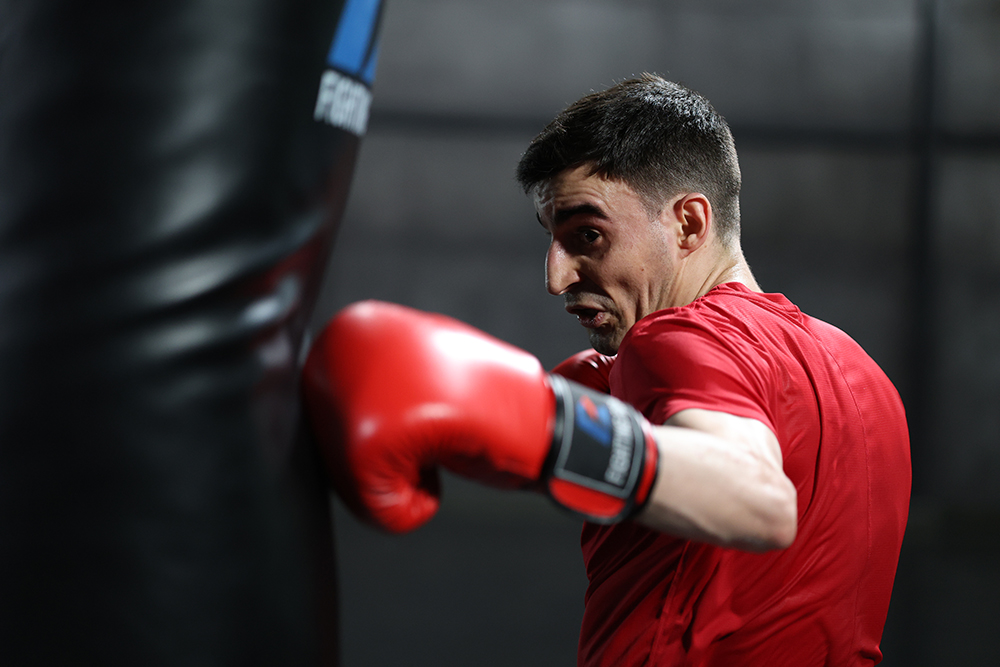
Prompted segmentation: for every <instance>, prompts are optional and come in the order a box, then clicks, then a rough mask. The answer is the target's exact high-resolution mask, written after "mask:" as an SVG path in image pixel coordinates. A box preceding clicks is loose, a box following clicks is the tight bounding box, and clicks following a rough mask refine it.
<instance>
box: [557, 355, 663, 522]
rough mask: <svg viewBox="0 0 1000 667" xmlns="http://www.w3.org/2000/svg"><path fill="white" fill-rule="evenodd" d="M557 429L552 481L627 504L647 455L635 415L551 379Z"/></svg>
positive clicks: (596, 395)
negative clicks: (587, 490) (560, 481)
mask: <svg viewBox="0 0 1000 667" xmlns="http://www.w3.org/2000/svg"><path fill="white" fill-rule="evenodd" d="M549 381H550V382H551V384H552V389H553V391H554V393H555V395H556V427H555V432H554V433H553V437H552V450H551V454H550V461H549V465H550V466H551V471H550V474H551V475H552V476H553V477H556V478H559V479H564V480H566V481H568V482H572V483H574V484H578V485H579V486H582V487H585V488H589V489H593V490H595V491H600V492H602V493H606V494H607V495H609V496H612V497H615V498H621V499H624V500H627V501H629V502H628V507H627V508H626V512H627V511H628V509H629V508H630V506H631V504H632V503H631V501H632V500H633V499H634V497H635V493H636V487H637V485H638V483H639V477H640V474H641V472H642V465H643V460H644V458H645V454H646V445H645V442H646V439H645V435H644V433H643V430H642V426H641V422H640V419H641V417H640V415H639V413H638V412H636V410H635V409H634V408H633V407H632V406H630V405H628V404H626V403H624V402H622V401H620V400H619V399H617V398H615V397H613V396H609V395H608V394H603V393H600V392H597V391H594V390H592V389H589V388H587V387H585V386H583V385H581V384H578V383H576V382H572V381H570V380H566V379H565V378H563V377H561V376H559V375H550V376H549Z"/></svg>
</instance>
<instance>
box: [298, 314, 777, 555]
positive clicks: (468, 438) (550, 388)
mask: <svg viewBox="0 0 1000 667" xmlns="http://www.w3.org/2000/svg"><path fill="white" fill-rule="evenodd" d="M606 361H607V359H606ZM581 368H582V369H583V371H584V373H583V375H582V376H581V375H580V369H581ZM607 368H608V366H607V364H604V363H603V362H602V364H600V365H598V366H596V367H594V368H591V367H590V366H587V365H584V366H580V367H579V368H578V369H577V371H576V372H575V373H574V372H569V371H568V370H567V369H566V367H565V366H564V365H563V366H561V368H560V369H557V370H560V372H563V371H565V372H566V373H568V374H569V375H571V376H581V377H582V378H583V379H584V380H585V381H586V382H587V383H588V384H589V385H591V386H594V385H595V384H602V383H603V379H602V378H603V377H604V375H605V373H604V372H605V371H606V370H607ZM592 371H594V372H592ZM304 395H305V399H306V403H307V406H308V407H309V412H310V417H311V418H312V422H313V426H314V431H315V433H316V435H317V438H318V439H319V443H320V447H321V448H322V449H323V451H324V453H325V454H326V457H327V461H328V464H329V470H330V473H331V478H332V480H333V483H334V486H335V488H336V489H337V491H338V493H339V494H340V495H341V498H343V499H344V500H345V502H346V503H347V504H348V506H349V507H350V508H351V509H352V510H353V511H354V512H355V513H356V514H358V515H359V516H361V517H363V518H365V519H367V520H369V521H371V522H373V523H375V524H377V525H379V526H382V527H384V528H386V529H388V530H392V531H396V532H403V531H406V530H412V529H413V528H416V527H417V526H419V525H421V524H422V523H424V522H425V521H427V520H428V519H430V518H431V516H433V514H434V513H435V512H436V511H437V507H438V502H439V498H438V496H439V485H438V483H437V469H438V468H439V467H447V468H449V469H451V470H453V471H455V472H458V473H459V474H462V475H464V476H467V477H471V478H473V479H478V480H481V481H483V482H486V483H489V484H493V485H497V486H502V487H515V488H531V489H536V490H540V491H545V492H546V493H548V495H549V496H550V497H551V498H552V499H553V500H554V501H555V502H556V503H558V504H560V505H562V506H563V507H565V508H567V509H570V510H572V511H574V512H576V513H577V514H580V515H582V516H584V517H586V518H588V519H589V520H591V521H598V522H602V523H609V522H615V521H621V520H624V519H628V518H635V519H637V520H639V521H642V522H643V523H645V524H646V525H648V526H652V527H654V528H656V529H659V530H663V531H666V532H670V533H673V534H676V535H679V536H683V537H690V538H694V539H699V540H705V541H710V542H714V543H717V544H722V545H725V546H731V547H737V548H742V549H750V550H764V549H768V548H780V547H783V546H787V545H788V544H790V543H791V541H792V540H793V539H794V536H795V519H796V506H795V489H794V487H793V486H792V485H791V483H790V482H789V481H788V480H787V479H786V478H785V477H784V474H783V473H782V471H781V453H780V450H779V448H778V446H777V441H776V440H775V438H774V435H773V434H772V433H771V432H770V431H769V430H768V429H767V427H765V426H764V425H763V424H761V423H760V422H757V421H754V420H750V419H741V418H738V417H732V416H730V415H725V414H722V413H717V412H708V411H705V410H686V411H682V412H680V413H678V414H677V415H676V416H675V417H673V418H672V419H671V420H670V422H671V423H669V424H667V425H665V426H661V427H655V426H653V425H651V424H650V423H649V422H648V421H646V420H645V419H644V418H643V417H642V416H641V415H640V414H639V413H638V412H636V411H635V410H634V409H633V408H631V407H630V406H628V405H626V404H625V403H623V402H621V401H619V400H618V399H616V398H613V397H611V396H608V395H607V394H606V393H602V392H600V391H592V390H590V389H589V388H588V387H586V386H584V385H581V384H579V383H576V382H572V381H569V380H567V379H565V378H564V377H559V376H558V375H548V374H546V373H545V372H544V371H543V370H542V368H541V365H540V364H539V363H538V360H537V359H535V358H534V357H532V356H531V355H530V354H528V353H526V352H524V351H523V350H518V349H517V348H514V347H513V346H510V345H507V344H505V343H503V342H501V341H497V340H496V339H493V338H491V337H489V336H487V335H485V334H483V333H482V332H480V331H477V330H475V329H473V328H472V327H469V326H468V325H465V324H462V323H460V322H457V321H455V320H452V319H450V318H446V317H442V316H436V315H430V314H427V313H421V312H419V311H414V310H412V309H408V308H404V307H400V306H393V305H392V304H383V303H378V302H368V303H363V304H356V305H355V306H352V307H349V308H347V309H345V310H344V311H342V312H341V313H340V314H339V315H338V316H337V317H335V318H334V320H332V321H331V323H330V324H329V325H328V327H327V328H326V330H325V331H324V332H323V333H322V334H321V336H320V337H319V338H318V339H317V342H316V344H315V346H314V347H313V350H312V352H311V353H310V355H309V360H308V361H307V363H306V367H305V370H304ZM654 479H655V480H656V481H655V483H654Z"/></svg>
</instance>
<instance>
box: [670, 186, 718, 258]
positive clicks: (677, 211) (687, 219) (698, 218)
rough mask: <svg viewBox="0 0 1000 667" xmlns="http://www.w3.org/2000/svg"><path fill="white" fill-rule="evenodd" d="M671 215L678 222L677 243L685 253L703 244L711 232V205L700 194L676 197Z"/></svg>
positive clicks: (694, 193) (692, 193)
mask: <svg viewBox="0 0 1000 667" xmlns="http://www.w3.org/2000/svg"><path fill="white" fill-rule="evenodd" d="M673 213H674V216H675V217H676V220H677V221H678V223H679V224H678V227H677V229H678V238H677V243H678V246H679V247H680V249H681V250H682V251H683V252H685V253H692V252H694V251H695V250H697V249H698V248H700V247H701V246H703V245H704V244H705V242H706V241H707V240H708V235H709V233H710V232H711V231H712V227H713V225H714V220H713V218H712V204H711V202H709V201H708V197H706V196H705V195H703V194H701V193H700V192H691V193H688V194H686V195H683V196H682V197H678V198H677V199H676V200H674V203H673Z"/></svg>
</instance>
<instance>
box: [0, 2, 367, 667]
mask: <svg viewBox="0 0 1000 667" xmlns="http://www.w3.org/2000/svg"><path fill="white" fill-rule="evenodd" d="M380 12H381V7H380V3H379V0H342V1H339V2H338V1H337V0H240V1H229V2H226V1H224V0H144V1H142V2H135V1H134V0H95V1H86V0H84V1H81V0H30V1H26V0H0V663H2V664H5V665H18V666H22V665H144V666H150V665H319V664H325V665H332V664H335V662H336V654H337V646H336V609H337V605H336V586H335V578H334V570H333V567H334V563H333V545H332V528H331V524H330V517H329V515H328V508H329V506H328V496H327V491H326V488H325V485H324V484H325V482H324V480H323V477H322V474H321V472H320V469H319V467H318V465H317V464H316V461H317V459H316V457H314V454H313V451H312V449H311V448H310V447H309V444H308V441H307V438H306V437H304V435H303V434H302V433H301V429H300V423H301V422H300V406H299V397H298V394H297V387H298V377H297V374H298V363H299V358H300V350H301V348H302V345H303V340H302V339H303V334H304V331H305V327H306V323H307V321H308V320H309V317H310V314H311V312H310V311H311V309H312V307H313V305H314V301H315V298H316V296H317V292H318V289H319V285H320V281H321V278H322V275H323V270H324V264H325V262H326V260H327V258H328V256H329V253H330V248H331V243H332V241H333V238H334V236H335V233H336V229H337V225H338V222H339V219H340V216H341V214H342V212H343V208H344V203H345V198H346V195H347V192H348V188H349V184H350V180H351V176H352V173H353V168H354V163H355V157H356V153H357V149H358V145H359V141H360V139H361V137H362V135H363V134H364V132H365V128H366V123H367V118H368V107H369V104H370V101H371V85H372V81H373V78H374V71H375V63H376V58H377V53H378V50H377V49H378V26H379V18H380Z"/></svg>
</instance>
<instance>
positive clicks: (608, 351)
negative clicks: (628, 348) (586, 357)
mask: <svg viewBox="0 0 1000 667" xmlns="http://www.w3.org/2000/svg"><path fill="white" fill-rule="evenodd" d="M623 337H624V336H622V335H619V333H618V330H617V329H616V328H611V327H609V328H608V329H607V330H601V329H590V330H589V331H588V332H587V338H589V339H590V346H591V347H592V348H594V349H595V350H597V351H598V352H600V353H601V354H603V355H605V356H608V357H613V356H615V355H616V354H618V346H619V345H621V342H622V338H623Z"/></svg>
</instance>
